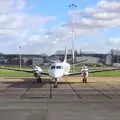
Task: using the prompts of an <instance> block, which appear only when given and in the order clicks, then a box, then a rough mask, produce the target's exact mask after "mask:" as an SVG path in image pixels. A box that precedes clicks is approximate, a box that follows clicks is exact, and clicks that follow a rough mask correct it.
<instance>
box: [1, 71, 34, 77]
mask: <svg viewBox="0 0 120 120" xmlns="http://www.w3.org/2000/svg"><path fill="white" fill-rule="evenodd" d="M31 76H32V73H26V72H18V71H13V70H0V77H31Z"/></svg>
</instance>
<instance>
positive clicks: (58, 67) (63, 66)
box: [48, 62, 70, 79]
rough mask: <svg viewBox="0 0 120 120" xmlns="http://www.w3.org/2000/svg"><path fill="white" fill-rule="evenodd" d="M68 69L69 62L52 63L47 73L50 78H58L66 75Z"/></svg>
mask: <svg viewBox="0 0 120 120" xmlns="http://www.w3.org/2000/svg"><path fill="white" fill-rule="evenodd" d="M69 71H70V64H69V63H67V62H60V63H53V64H52V65H51V66H50V67H49V70H48V72H49V75H50V76H51V77H52V78H55V79H59V78H60V77H62V76H64V75H67V74H68V73H69Z"/></svg>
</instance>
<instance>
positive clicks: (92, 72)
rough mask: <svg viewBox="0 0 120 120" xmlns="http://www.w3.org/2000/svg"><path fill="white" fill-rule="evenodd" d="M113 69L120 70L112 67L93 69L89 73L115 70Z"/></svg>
mask: <svg viewBox="0 0 120 120" xmlns="http://www.w3.org/2000/svg"><path fill="white" fill-rule="evenodd" d="M113 70H120V68H111V69H102V70H92V71H89V73H96V72H105V71H113Z"/></svg>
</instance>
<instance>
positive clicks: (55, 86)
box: [54, 78, 58, 88]
mask: <svg viewBox="0 0 120 120" xmlns="http://www.w3.org/2000/svg"><path fill="white" fill-rule="evenodd" d="M57 87H58V79H57V78H55V84H54V88H57Z"/></svg>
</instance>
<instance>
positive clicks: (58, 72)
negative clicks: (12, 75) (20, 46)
mask: <svg viewBox="0 0 120 120" xmlns="http://www.w3.org/2000/svg"><path fill="white" fill-rule="evenodd" d="M0 69H7V70H14V71H22V72H29V73H33V74H34V76H35V78H36V82H38V83H41V82H42V81H41V75H47V76H49V77H50V78H51V80H54V81H55V84H54V87H55V88H56V87H57V86H58V81H59V80H60V78H61V77H63V76H72V75H82V77H83V83H86V82H87V77H88V68H87V66H83V67H82V69H81V71H80V72H70V64H69V63H67V53H65V58H64V61H63V62H55V63H52V64H51V65H50V66H49V69H48V72H43V70H42V69H41V67H39V66H35V67H34V68H33V69H32V70H25V69H16V68H5V67H0ZM110 70H120V68H113V69H103V70H93V71H89V73H95V72H102V71H110Z"/></svg>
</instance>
